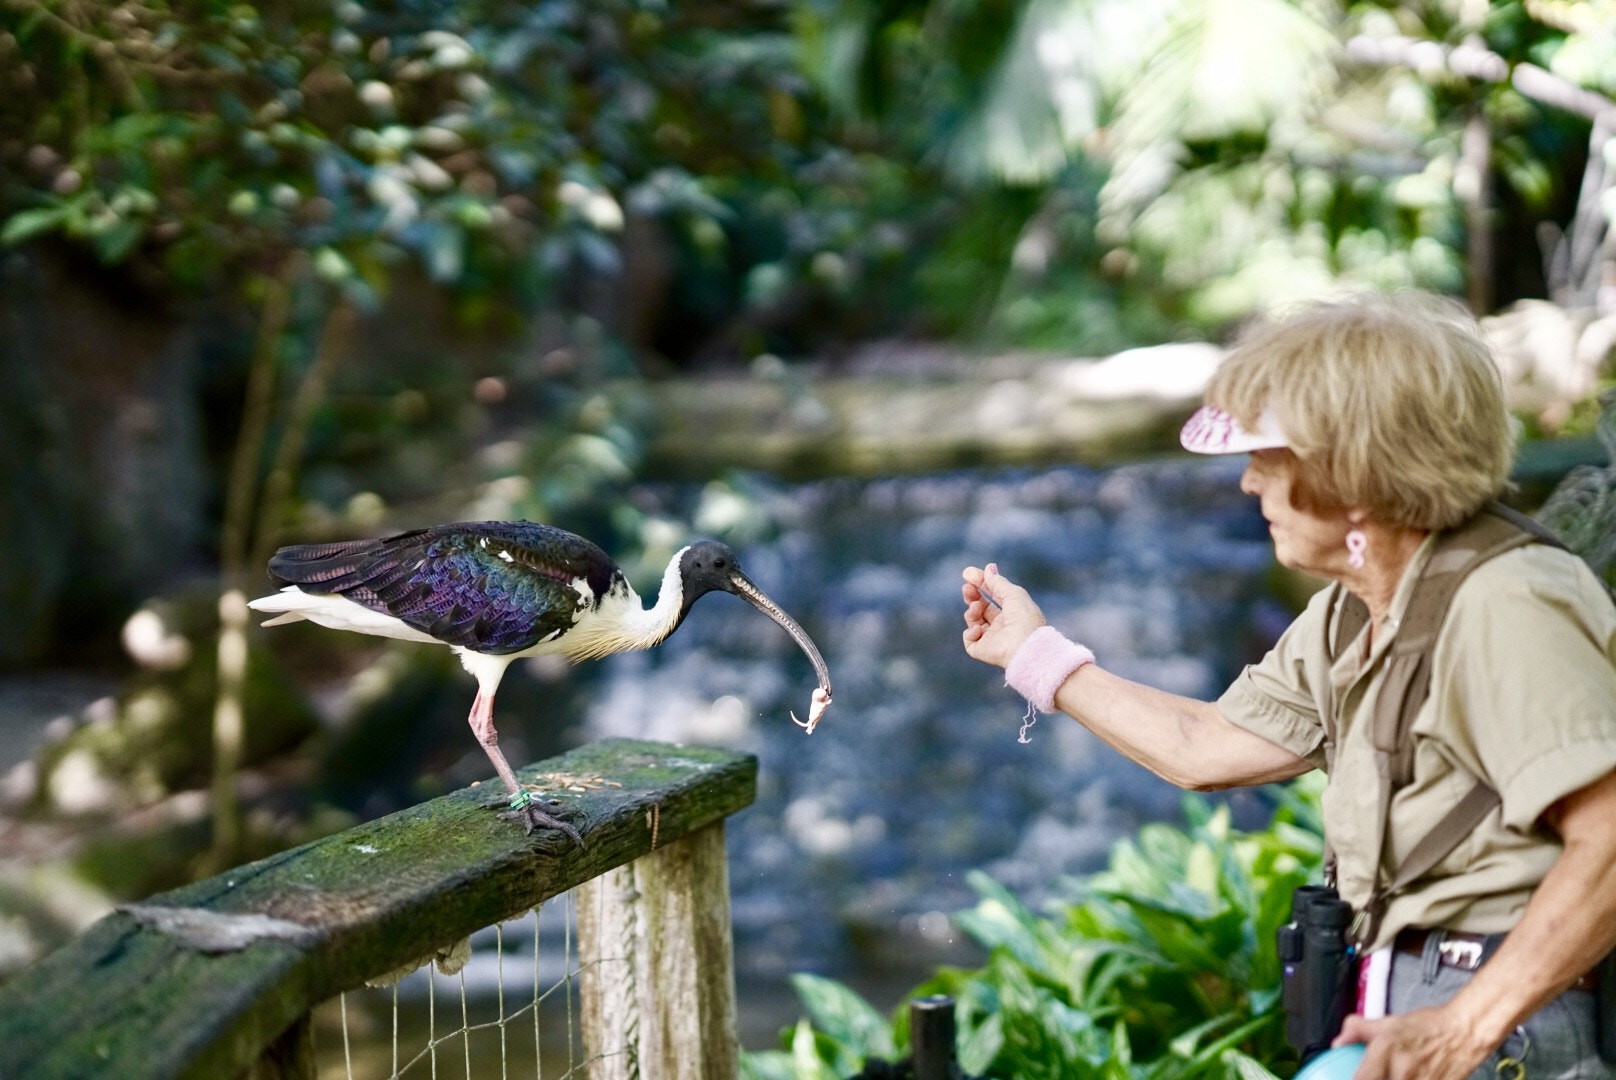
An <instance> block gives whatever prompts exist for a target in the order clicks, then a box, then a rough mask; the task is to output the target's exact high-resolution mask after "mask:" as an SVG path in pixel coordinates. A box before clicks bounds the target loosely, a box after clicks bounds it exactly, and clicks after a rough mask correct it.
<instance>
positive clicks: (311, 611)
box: [247, 585, 437, 641]
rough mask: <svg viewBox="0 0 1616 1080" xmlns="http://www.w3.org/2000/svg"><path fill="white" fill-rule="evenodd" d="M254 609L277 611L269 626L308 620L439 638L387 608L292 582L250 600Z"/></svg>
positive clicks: (367, 630)
mask: <svg viewBox="0 0 1616 1080" xmlns="http://www.w3.org/2000/svg"><path fill="white" fill-rule="evenodd" d="M247 606H248V607H250V608H252V609H253V610H254V611H267V612H276V613H277V614H276V616H275V618H273V619H266V620H265V621H264V624H263V625H265V626H281V625H284V624H286V623H292V622H297V621H299V620H300V619H307V620H309V621H310V622H313V623H318V624H319V625H321V626H325V627H329V628H331V629H332V630H351V631H353V632H354V633H356V634H370V635H372V636H374V637H386V638H397V639H399V640H400V641H436V640H437V639H436V638H434V637H432V636H431V635H430V634H427V633H423V632H422V631H420V630H417V629H415V628H414V627H413V626H409V625H407V624H406V623H404V621H403V620H401V619H396V618H394V617H393V616H391V615H389V614H387V613H386V612H384V611H372V610H371V609H370V608H367V607H365V606H364V605H363V604H356V603H354V602H353V601H352V600H349V599H348V598H347V597H344V596H335V595H332V594H330V593H306V592H304V591H303V590H302V589H300V588H298V587H297V586H296V585H288V586H286V587H285V588H283V589H282V590H281V591H280V592H278V593H274V594H272V595H270V596H260V597H259V598H258V599H256V600H249V601H247Z"/></svg>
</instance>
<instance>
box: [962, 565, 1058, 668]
mask: <svg viewBox="0 0 1616 1080" xmlns="http://www.w3.org/2000/svg"><path fill="white" fill-rule="evenodd" d="M964 578H965V584H964V585H962V586H960V595H961V596H963V597H964V598H965V652H966V654H967V655H968V656H970V657H971V658H972V659H975V660H980V661H982V662H983V663H984V664H993V665H995V666H997V667H1004V666H1005V665H1006V664H1008V663H1010V658H1011V657H1012V656H1014V655H1016V650H1017V649H1019V648H1021V643H1022V642H1024V641H1026V640H1027V637H1028V636H1029V635H1030V634H1031V633H1032V632H1033V631H1034V630H1036V629H1038V628H1039V627H1040V626H1043V625H1044V623H1045V622H1046V621H1047V620H1046V619H1045V618H1044V613H1043V612H1042V611H1041V610H1039V608H1038V605H1037V604H1035V603H1033V601H1032V597H1031V596H1029V595H1028V594H1027V590H1026V589H1023V588H1022V587H1021V586H1020V585H1017V584H1015V583H1013V582H1011V581H1010V580H1009V579H1007V578H1004V577H1001V576H1000V574H999V568H998V567H997V566H996V565H994V564H993V563H988V565H987V567H986V568H985V569H984V568H979V567H975V566H967V567H966V568H965V572H964ZM989 596H991V597H992V598H993V600H994V601H996V602H997V604H998V606H997V607H995V606H994V604H993V603H990V602H989V600H988V597H989Z"/></svg>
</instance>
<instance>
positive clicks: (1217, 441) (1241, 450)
mask: <svg viewBox="0 0 1616 1080" xmlns="http://www.w3.org/2000/svg"><path fill="white" fill-rule="evenodd" d="M1178 441H1179V443H1180V444H1181V445H1182V446H1183V447H1184V449H1186V450H1188V451H1189V452H1190V453H1192V454H1249V453H1251V451H1253V450H1273V449H1276V448H1278V447H1281V446H1289V445H1290V440H1289V439H1287V438H1285V432H1284V431H1282V430H1280V427H1279V421H1278V420H1277V419H1275V417H1274V410H1272V409H1269V410H1267V411H1266V412H1264V413H1263V414H1262V416H1260V417H1258V419H1257V430H1256V431H1247V430H1246V429H1245V428H1243V427H1241V426H1240V424H1239V422H1238V421H1236V420H1235V418H1234V417H1232V416H1230V415H1229V414H1228V413H1226V412H1224V411H1223V410H1222V409H1214V408H1213V407H1212V406H1210V405H1202V406H1201V407H1200V408H1199V409H1196V410H1195V414H1194V415H1193V416H1191V417H1190V418H1189V420H1188V421H1186V422H1185V424H1184V429H1183V430H1182V431H1180V432H1179V433H1178Z"/></svg>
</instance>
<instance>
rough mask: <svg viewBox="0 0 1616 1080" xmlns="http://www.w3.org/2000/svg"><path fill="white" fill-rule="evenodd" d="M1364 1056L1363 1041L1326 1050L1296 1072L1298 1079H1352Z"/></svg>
mask: <svg viewBox="0 0 1616 1080" xmlns="http://www.w3.org/2000/svg"><path fill="white" fill-rule="evenodd" d="M1363 1056H1364V1048H1363V1044H1362V1043H1352V1044H1351V1045H1348V1046H1338V1047H1336V1048H1335V1049H1334V1050H1326V1051H1325V1052H1324V1053H1322V1054H1320V1055H1319V1056H1318V1057H1316V1058H1314V1059H1313V1060H1312V1061H1309V1062H1308V1063H1307V1064H1306V1065H1305V1066H1303V1067H1302V1071H1301V1072H1299V1073H1297V1074H1296V1080H1352V1074H1353V1073H1355V1072H1357V1071H1358V1062H1360V1061H1362V1060H1363Z"/></svg>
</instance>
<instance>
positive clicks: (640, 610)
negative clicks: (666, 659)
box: [557, 548, 689, 660]
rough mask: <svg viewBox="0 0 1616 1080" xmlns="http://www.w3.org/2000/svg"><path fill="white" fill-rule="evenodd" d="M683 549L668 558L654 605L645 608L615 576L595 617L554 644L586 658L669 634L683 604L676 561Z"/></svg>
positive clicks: (640, 646) (639, 645)
mask: <svg viewBox="0 0 1616 1080" xmlns="http://www.w3.org/2000/svg"><path fill="white" fill-rule="evenodd" d="M687 550H689V549H688V548H680V549H679V550H678V551H677V552H675V553H674V556H673V558H672V559H670V560H669V561H668V568H667V569H666V570H664V571H663V572H662V585H661V587H660V588H658V589H657V599H656V604H655V605H654V606H652V607H649V608H647V607H645V606H644V604H643V602H642V601H641V600H640V597H639V594H638V593H636V592H635V591H634V589H633V587H632V586H631V585H629V583H628V582H627V581H625V580H623V579H621V578H619V579H618V580H617V581H615V582H614V583H613V585H612V588H611V590H610V591H609V592H607V594H606V595H605V596H603V597H602V598H601V601H600V608H599V610H598V611H597V612H596V614H595V616H594V617H592V618H583V619H580V620H579V621H578V623H577V625H576V626H574V627H573V628H572V629H571V630H569V631H568V632H567V633H566V634H563V635H562V636H561V638H559V639H558V642H557V643H558V644H559V645H561V646H562V648H563V650H564V651H565V652H566V654H567V655H568V656H569V657H570V658H572V659H574V660H590V659H596V658H598V657H602V656H606V655H608V654H610V653H615V652H628V651H631V650H634V649H649V648H650V647H651V646H653V645H655V644H657V643H658V642H660V641H661V640H662V639H663V638H665V637H667V636H668V635H669V634H671V633H673V630H674V627H676V626H677V625H678V624H679V611H680V609H681V608H682V607H683V606H684V579H683V578H682V577H681V576H680V574H679V563H680V561H681V560H682V559H683V558H684V554H685V552H686V551H687Z"/></svg>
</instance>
